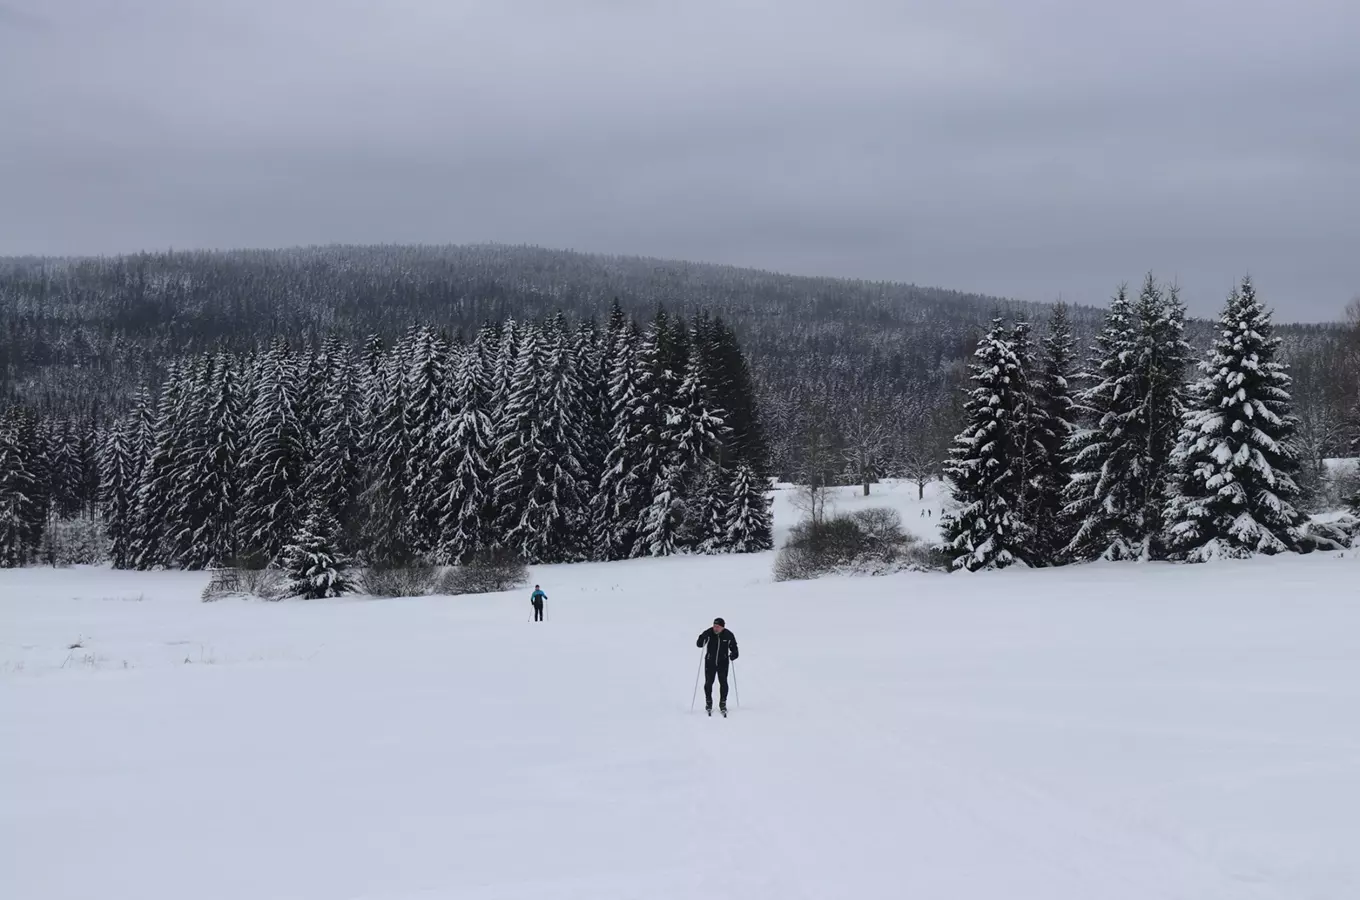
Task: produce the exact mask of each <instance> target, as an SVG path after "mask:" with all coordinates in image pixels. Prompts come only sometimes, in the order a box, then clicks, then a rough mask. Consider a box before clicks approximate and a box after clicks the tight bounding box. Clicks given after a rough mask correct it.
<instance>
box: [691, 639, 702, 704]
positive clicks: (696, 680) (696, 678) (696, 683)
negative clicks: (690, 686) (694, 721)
mask: <svg viewBox="0 0 1360 900" xmlns="http://www.w3.org/2000/svg"><path fill="white" fill-rule="evenodd" d="M703 670H704V650H703V648H702V647H700V648H699V668H697V669H695V670H694V693H693V694H692V695H690V698H689V711H690V712H694V704H695V702H696V701H698V699H699V673H700V672H702V671H703Z"/></svg>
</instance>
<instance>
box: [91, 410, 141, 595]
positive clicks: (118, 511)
mask: <svg viewBox="0 0 1360 900" xmlns="http://www.w3.org/2000/svg"><path fill="white" fill-rule="evenodd" d="M136 427H137V426H136V422H135V420H130V419H120V420H119V421H117V422H115V423H114V424H113V427H112V428H110V429H109V433H108V437H107V439H106V441H105V444H104V450H103V453H102V455H101V457H100V467H101V470H102V472H101V476H102V477H101V488H102V493H101V497H100V505H101V507H102V510H103V514H104V522H105V523H106V527H107V529H108V535H109V555H110V557H111V559H112V562H113V567H114V568H115V569H128V568H131V567H132V564H133V546H132V536H133V527H134V524H135V523H134V520H133V516H134V514H135V512H136V503H137V481H138V477H139V474H138V466H137V461H136V459H135V449H134V446H133V432H134V431H135V429H136Z"/></svg>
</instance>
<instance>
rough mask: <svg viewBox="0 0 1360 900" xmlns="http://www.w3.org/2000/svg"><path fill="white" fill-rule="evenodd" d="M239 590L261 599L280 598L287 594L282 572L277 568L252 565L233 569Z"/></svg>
mask: <svg viewBox="0 0 1360 900" xmlns="http://www.w3.org/2000/svg"><path fill="white" fill-rule="evenodd" d="M235 572H236V574H237V577H238V580H239V583H240V585H241V590H242V592H243V593H245V594H247V595H249V596H251V597H259V598H260V599H261V600H282V599H283V598H284V597H286V596H287V595H288V586H287V584H286V583H285V582H284V579H283V573H281V572H280V571H279V570H278V569H267V568H264V567H258V568H256V567H252V568H247V569H236V570H235Z"/></svg>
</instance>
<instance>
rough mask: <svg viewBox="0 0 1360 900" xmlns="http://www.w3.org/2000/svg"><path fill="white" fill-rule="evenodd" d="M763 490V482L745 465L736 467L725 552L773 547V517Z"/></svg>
mask: <svg viewBox="0 0 1360 900" xmlns="http://www.w3.org/2000/svg"><path fill="white" fill-rule="evenodd" d="M765 489H766V485H765V482H764V481H763V480H762V479H761V478H760V476H759V475H757V474H756V471H755V470H754V469H753V468H752V467H751V466H750V465H749V464H747V463H744V462H743V463H741V464H739V465H738V466H737V468H736V471H735V472H734V473H733V476H732V495H731V504H732V505H731V506H730V507H729V508H728V512H727V537H726V540H725V542H724V544H725V549H726V550H727V551H728V552H730V553H759V552H760V551H762V550H770V549H772V548H773V547H774V519H773V517H772V516H771V514H770V500H769V498H768V497H767V496H766V493H765Z"/></svg>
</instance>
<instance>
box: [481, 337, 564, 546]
mask: <svg viewBox="0 0 1360 900" xmlns="http://www.w3.org/2000/svg"><path fill="white" fill-rule="evenodd" d="M519 338H520V341H519V344H520V349H519V358H518V359H517V360H516V367H515V371H514V374H513V377H512V378H511V381H510V387H509V390H508V392H507V394H506V397H505V407H504V409H503V410H502V411H501V416H500V423H499V427H498V433H497V437H496V456H497V457H498V458H499V459H500V469H499V471H498V472H497V473H496V478H495V481H494V491H495V497H496V504H497V506H498V507H499V509H500V514H499V518H498V528H499V531H500V533H501V535H502V538H501V540H502V545H503V546H504V547H506V548H507V549H509V550H511V551H512V552H514V553H516V554H518V555H519V556H520V558H521V559H523V560H525V561H526V562H540V561H543V560H544V559H545V558H546V553H547V551H548V549H549V546H550V543H551V536H550V535H549V528H548V520H549V517H550V516H551V514H552V512H551V510H550V509H549V506H550V504H551V502H552V498H551V495H550V491H549V486H548V485H546V484H544V483H542V481H541V480H540V479H541V476H542V474H543V472H544V470H545V468H546V467H547V466H549V465H551V460H550V457H549V454H550V452H551V450H550V448H549V447H548V446H547V444H546V442H545V427H544V424H545V419H546V410H545V408H544V407H545V406H546V401H547V395H548V390H547V386H546V382H547V371H546V367H547V364H548V363H547V357H548V348H547V347H546V346H545V343H546V340H547V339H546V338H545V336H544V334H543V331H542V329H541V328H539V327H538V326H536V325H527V326H525V327H524V328H523V329H522V331H521V333H520V334H519Z"/></svg>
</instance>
